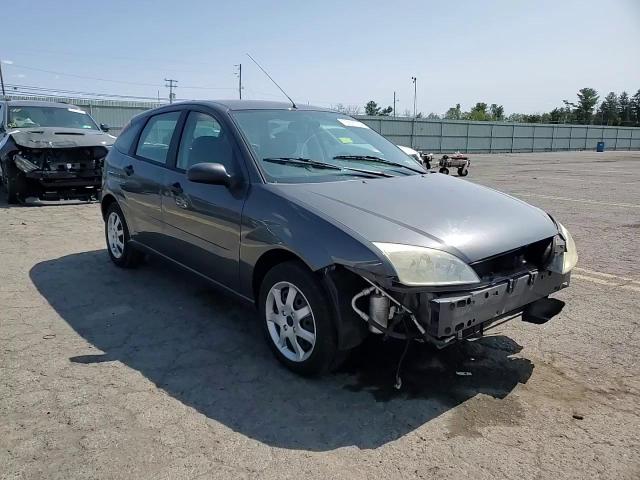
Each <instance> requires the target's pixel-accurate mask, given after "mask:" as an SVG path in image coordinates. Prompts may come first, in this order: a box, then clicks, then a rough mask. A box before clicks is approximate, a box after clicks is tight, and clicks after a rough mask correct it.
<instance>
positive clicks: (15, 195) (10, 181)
mask: <svg viewBox="0 0 640 480" xmlns="http://www.w3.org/2000/svg"><path fill="white" fill-rule="evenodd" d="M2 183H3V186H4V190H5V193H6V194H7V203H9V204H11V205H15V204H18V203H20V202H21V201H22V200H24V198H23V194H24V191H25V188H24V179H22V178H20V177H19V173H18V172H17V169H16V167H15V166H14V165H13V164H11V163H9V162H8V163H6V168H4V169H3V176H2Z"/></svg>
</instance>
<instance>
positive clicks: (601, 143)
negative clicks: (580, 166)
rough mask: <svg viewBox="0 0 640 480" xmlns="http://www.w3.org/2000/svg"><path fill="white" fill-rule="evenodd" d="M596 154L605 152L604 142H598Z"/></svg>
mask: <svg viewBox="0 0 640 480" xmlns="http://www.w3.org/2000/svg"><path fill="white" fill-rule="evenodd" d="M596 152H604V142H598V144H597V145H596Z"/></svg>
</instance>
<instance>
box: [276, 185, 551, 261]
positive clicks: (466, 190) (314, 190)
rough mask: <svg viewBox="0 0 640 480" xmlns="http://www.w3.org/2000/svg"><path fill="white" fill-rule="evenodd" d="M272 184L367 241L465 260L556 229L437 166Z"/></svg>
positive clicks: (532, 211) (533, 212)
mask: <svg viewBox="0 0 640 480" xmlns="http://www.w3.org/2000/svg"><path fill="white" fill-rule="evenodd" d="M272 186H273V188H275V189H277V190H278V191H279V192H280V194H282V195H283V196H285V197H287V198H288V199H289V200H291V201H293V202H295V203H298V204H300V205H302V206H305V207H306V208H309V209H311V210H313V211H314V212H315V213H317V214H318V215H320V216H322V217H324V218H325V219H327V220H329V221H332V222H333V223H335V224H339V225H340V226H341V227H342V228H344V229H346V230H350V231H351V232H354V233H355V234H357V235H359V236H360V237H362V238H364V239H365V240H368V241H370V242H388V243H400V244H405V245H418V246H424V247H429V248H436V249H439V250H444V251H448V252H450V253H452V254H454V255H457V256H458V257H460V258H462V259H464V260H466V261H467V262H475V261H477V260H481V259H484V258H487V257H491V256H493V255H497V254H499V253H503V252H507V251H509V250H513V249H515V248H518V247H521V246H523V245H528V244H530V243H533V242H536V241H538V240H542V239H544V238H549V237H552V236H554V235H556V234H557V233H558V229H557V227H556V225H555V224H554V222H553V221H552V220H551V218H550V217H549V216H548V215H547V214H546V213H545V212H543V211H542V210H540V209H538V208H536V207H533V206H532V205H529V204H527V203H525V202H523V201H521V200H518V199H516V198H514V197H511V196H509V195H506V194H504V193H501V192H498V191H496V190H492V189H490V188H487V187H483V186H480V185H476V184H474V183H471V182H468V181H465V180H460V179H456V178H452V177H449V176H447V175H443V174H439V173H430V174H425V175H411V176H403V177H394V178H380V179H367V180H354V181H343V182H327V183H313V184H309V183H306V184H276V185H272Z"/></svg>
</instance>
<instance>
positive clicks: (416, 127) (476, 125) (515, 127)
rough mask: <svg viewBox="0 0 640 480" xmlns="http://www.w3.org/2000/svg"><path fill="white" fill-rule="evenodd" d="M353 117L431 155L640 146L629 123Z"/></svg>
mask: <svg viewBox="0 0 640 480" xmlns="http://www.w3.org/2000/svg"><path fill="white" fill-rule="evenodd" d="M358 118H359V119H360V120H361V121H362V122H364V123H366V124H367V125H369V126H370V127H371V128H372V129H374V130H375V131H376V132H378V133H380V134H382V135H384V136H385V137H386V138H388V139H389V140H390V141H392V142H394V143H396V144H398V145H406V146H408V147H413V148H415V149H418V150H426V151H429V152H434V153H440V152H453V151H457V150H459V151H461V152H470V153H474V152H475V153H499V152H551V151H562V150H594V149H595V148H596V144H597V143H598V142H600V141H604V142H605V148H606V149H607V150H640V128H633V127H603V126H598V125H565V124H559V125H546V124H538V123H504V122H469V121H464V120H425V119H416V120H413V119H411V118H393V117H367V116H359V117H358Z"/></svg>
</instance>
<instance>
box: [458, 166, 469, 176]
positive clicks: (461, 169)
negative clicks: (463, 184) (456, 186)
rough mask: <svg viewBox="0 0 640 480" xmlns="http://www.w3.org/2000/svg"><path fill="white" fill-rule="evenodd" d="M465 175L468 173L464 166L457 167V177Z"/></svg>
mask: <svg viewBox="0 0 640 480" xmlns="http://www.w3.org/2000/svg"><path fill="white" fill-rule="evenodd" d="M467 175H469V170H467V169H466V168H459V169H458V176H459V177H466V176H467Z"/></svg>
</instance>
